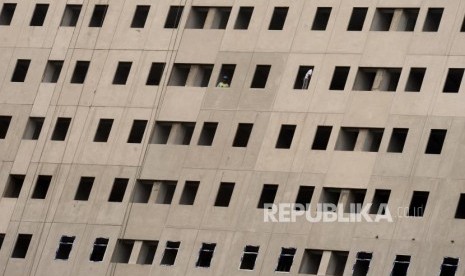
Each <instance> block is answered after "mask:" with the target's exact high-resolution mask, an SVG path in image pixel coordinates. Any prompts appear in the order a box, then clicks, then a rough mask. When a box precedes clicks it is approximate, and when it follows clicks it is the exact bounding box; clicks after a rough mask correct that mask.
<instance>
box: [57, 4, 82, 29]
mask: <svg viewBox="0 0 465 276" xmlns="http://www.w3.org/2000/svg"><path fill="white" fill-rule="evenodd" d="M81 9H82V5H66V7H65V11H64V13H63V17H62V18H61V23H60V26H63V27H75V26H76V25H77V22H78V19H79V15H80V14H81Z"/></svg>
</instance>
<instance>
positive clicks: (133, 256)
mask: <svg viewBox="0 0 465 276" xmlns="http://www.w3.org/2000/svg"><path fill="white" fill-rule="evenodd" d="M141 247H142V241H135V242H134V246H133V247H132V252H131V257H130V258H129V262H128V264H136V263H137V258H138V257H139V252H140V249H141Z"/></svg>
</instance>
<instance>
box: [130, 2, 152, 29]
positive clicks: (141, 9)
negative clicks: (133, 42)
mask: <svg viewBox="0 0 465 276" xmlns="http://www.w3.org/2000/svg"><path fill="white" fill-rule="evenodd" d="M149 11H150V6H147V5H137V6H136V11H135V12H134V17H133V18H132V22H131V28H144V27H145V22H146V21H147V16H148V15H149Z"/></svg>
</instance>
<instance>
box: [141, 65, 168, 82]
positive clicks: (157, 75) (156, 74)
mask: <svg viewBox="0 0 465 276" xmlns="http://www.w3.org/2000/svg"><path fill="white" fill-rule="evenodd" d="M163 70H165V63H164V62H152V66H151V67H150V71H149V75H148V77H147V82H146V83H145V84H146V85H160V81H161V77H162V76H163Z"/></svg>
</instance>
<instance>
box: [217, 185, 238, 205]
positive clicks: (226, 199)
mask: <svg viewBox="0 0 465 276" xmlns="http://www.w3.org/2000/svg"><path fill="white" fill-rule="evenodd" d="M234 185H235V183H232V182H221V183H220V187H219V188H218V193H217V194H216V199H215V205H214V206H215V207H228V206H229V203H230V202H231V197H232V194H233V191H234Z"/></svg>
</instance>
